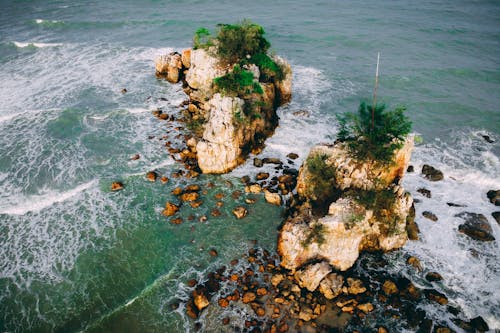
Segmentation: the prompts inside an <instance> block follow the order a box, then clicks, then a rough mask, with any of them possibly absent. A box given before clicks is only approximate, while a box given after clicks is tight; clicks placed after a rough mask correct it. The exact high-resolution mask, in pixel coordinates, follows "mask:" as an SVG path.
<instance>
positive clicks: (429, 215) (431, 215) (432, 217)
mask: <svg viewBox="0 0 500 333" xmlns="http://www.w3.org/2000/svg"><path fill="white" fill-rule="evenodd" d="M422 216H423V217H425V218H426V219H428V220H431V221H434V222H436V221H437V220H438V217H437V216H436V215H435V214H434V213H432V212H429V211H428V210H426V211H423V212H422Z"/></svg>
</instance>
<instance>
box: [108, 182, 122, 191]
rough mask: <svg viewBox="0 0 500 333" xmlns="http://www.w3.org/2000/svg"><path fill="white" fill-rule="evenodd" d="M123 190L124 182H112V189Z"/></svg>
mask: <svg viewBox="0 0 500 333" xmlns="http://www.w3.org/2000/svg"><path fill="white" fill-rule="evenodd" d="M120 190H123V183H122V182H112V183H111V191H120Z"/></svg>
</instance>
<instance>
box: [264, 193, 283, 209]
mask: <svg viewBox="0 0 500 333" xmlns="http://www.w3.org/2000/svg"><path fill="white" fill-rule="evenodd" d="M264 198H265V199H266V201H267V202H268V203H270V204H272V205H276V206H281V196H280V195H279V194H278V193H272V192H270V191H268V190H264Z"/></svg>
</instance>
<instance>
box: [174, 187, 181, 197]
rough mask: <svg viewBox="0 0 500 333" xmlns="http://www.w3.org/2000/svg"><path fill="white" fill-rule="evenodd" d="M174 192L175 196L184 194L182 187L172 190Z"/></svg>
mask: <svg viewBox="0 0 500 333" xmlns="http://www.w3.org/2000/svg"><path fill="white" fill-rule="evenodd" d="M172 194H173V195H175V196H178V195H181V194H182V188H180V187H176V188H174V189H173V190H172Z"/></svg>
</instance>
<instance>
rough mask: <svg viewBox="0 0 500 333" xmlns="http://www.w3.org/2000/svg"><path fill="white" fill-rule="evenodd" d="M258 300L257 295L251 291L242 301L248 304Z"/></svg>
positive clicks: (244, 295)
mask: <svg viewBox="0 0 500 333" xmlns="http://www.w3.org/2000/svg"><path fill="white" fill-rule="evenodd" d="M256 298H257V296H256V295H255V293H253V292H250V291H249V292H246V293H244V294H243V297H242V299H241V301H242V302H243V303H245V304H247V303H250V302H253V301H255V299H256Z"/></svg>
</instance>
